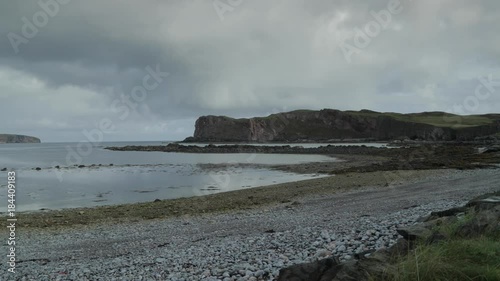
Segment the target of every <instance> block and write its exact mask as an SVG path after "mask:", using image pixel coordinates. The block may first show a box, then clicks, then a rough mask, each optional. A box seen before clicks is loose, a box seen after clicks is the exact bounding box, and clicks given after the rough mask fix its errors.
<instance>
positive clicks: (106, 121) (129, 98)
mask: <svg viewBox="0 0 500 281" xmlns="http://www.w3.org/2000/svg"><path fill="white" fill-rule="evenodd" d="M145 70H146V72H147V74H146V75H145V76H144V77H143V79H142V84H141V85H137V86H135V87H134V88H132V90H131V92H130V94H129V95H124V94H122V95H121V96H120V98H116V99H115V100H113V102H112V103H111V111H112V112H113V113H115V114H117V115H118V116H117V117H116V118H117V119H118V120H120V121H124V120H125V119H127V118H128V117H129V116H130V114H131V112H137V107H138V106H139V104H140V103H142V102H144V101H145V100H146V98H147V97H148V94H149V92H151V91H153V90H155V89H156V88H158V87H159V86H160V84H161V83H162V82H163V81H164V80H165V78H166V77H168V76H169V75H170V74H169V73H168V72H162V71H161V70H160V65H156V69H153V68H152V67H151V66H147V67H146V68H145ZM115 121H116V120H115ZM115 129H116V126H115V125H114V122H113V120H112V119H111V118H103V119H101V120H100V121H99V122H98V123H97V124H96V127H95V128H93V129H91V130H87V129H84V130H82V134H83V136H84V138H85V139H84V140H82V141H80V142H78V144H77V145H76V150H75V149H73V147H71V146H69V145H67V146H66V150H67V152H68V153H67V154H66V159H65V160H66V165H67V166H75V165H77V166H78V165H81V164H82V163H83V159H84V157H87V156H89V155H90V154H91V153H92V152H93V149H94V148H95V147H97V146H98V145H99V144H100V143H101V142H102V141H103V140H104V135H105V134H109V133H112V132H113V131H114V130H115ZM52 165H53V166H59V167H60V166H61V164H60V163H59V162H52ZM54 172H55V173H56V176H57V178H58V179H59V181H61V182H62V180H63V177H62V175H63V170H61V169H54Z"/></svg>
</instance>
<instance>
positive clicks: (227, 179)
mask: <svg viewBox="0 0 500 281" xmlns="http://www.w3.org/2000/svg"><path fill="white" fill-rule="evenodd" d="M286 110H287V107H286V106H283V107H282V110H281V111H280V110H278V109H277V108H273V109H272V110H271V112H269V113H267V114H265V116H269V115H272V114H275V116H276V118H273V119H271V121H270V122H271V123H272V124H273V127H275V128H277V129H276V131H275V134H279V132H281V131H283V130H284V129H285V127H286V126H287V125H288V124H289V123H290V120H288V119H287V118H286V117H285V116H284V114H281V113H283V112H285V111H286ZM277 122H281V124H277ZM252 141H255V140H254V139H252V138H251V137H249V138H248V142H252ZM236 153H249V154H250V155H248V157H246V159H245V160H244V161H243V162H238V161H235V160H230V161H227V162H226V163H225V166H226V169H224V170H219V171H212V172H210V174H209V175H210V178H212V180H213V186H214V187H215V188H216V189H214V190H209V189H207V188H206V189H203V190H200V189H198V188H196V187H195V188H194V189H193V190H194V194H195V195H197V196H203V195H209V194H212V193H213V191H215V190H217V191H218V192H222V191H229V190H231V176H232V175H235V174H241V173H243V172H244V171H243V169H244V168H248V167H249V165H251V164H254V163H255V159H256V158H257V157H258V153H257V152H255V151H252V152H248V151H247V150H242V149H238V151H237V152H236ZM230 168H234V169H230ZM256 182H257V178H256V177H254V178H252V180H251V181H250V182H247V183H246V185H247V186H255V184H256Z"/></svg>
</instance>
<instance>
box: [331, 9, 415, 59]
mask: <svg viewBox="0 0 500 281" xmlns="http://www.w3.org/2000/svg"><path fill="white" fill-rule="evenodd" d="M409 1H412V0H409ZM402 11H403V5H402V4H401V1H400V0H390V1H389V3H388V4H387V7H386V8H385V9H383V10H380V11H378V12H375V11H370V15H371V16H372V17H373V20H372V21H369V22H368V23H366V24H365V25H364V26H363V27H362V28H359V27H356V28H354V35H353V36H352V37H351V38H337V41H338V42H339V47H340V49H341V51H342V54H343V55H344V58H345V59H346V61H347V62H348V63H351V62H352V56H353V55H354V54H359V53H361V50H362V49H364V48H366V47H368V46H369V45H370V43H371V42H372V40H373V39H374V38H375V37H377V36H378V35H379V34H380V33H381V32H382V31H383V30H386V29H387V28H388V27H389V25H390V24H391V22H392V17H393V15H398V14H400V13H401V12H402ZM348 40H349V41H350V42H352V43H348V42H347V41H348Z"/></svg>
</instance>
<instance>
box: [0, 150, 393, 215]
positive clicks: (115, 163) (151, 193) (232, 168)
mask: <svg viewBox="0 0 500 281" xmlns="http://www.w3.org/2000/svg"><path fill="white" fill-rule="evenodd" d="M168 143H169V142H103V143H99V145H96V146H82V145H81V144H78V143H36V144H0V169H4V168H6V169H7V170H6V171H1V172H0V213H5V212H6V211H7V205H8V201H7V200H8V196H7V195H8V193H7V181H8V180H7V173H8V172H9V171H14V172H15V173H16V182H15V186H16V188H15V190H16V194H15V195H16V197H15V199H16V201H15V203H16V211H18V212H25V211H40V210H50V209H65V208H77V207H94V206H102V205H115V204H124V203H137V202H148V201H154V200H156V199H160V200H163V199H174V198H181V197H190V196H201V195H208V194H213V193H218V192H225V191H231V190H239V189H245V188H252V187H257V186H266V185H272V184H277V183H285V182H292V181H298V180H304V179H310V178H315V177H321V176H322V175H318V174H296V173H291V172H285V171H278V170H275V169H270V168H269V167H268V166H269V165H279V164H299V163H310V162H335V161H340V160H338V159H336V158H333V157H329V156H324V155H293V154H250V153H239V154H197V153H167V152H139V151H111V150H107V149H105V147H108V146H126V145H167V144H168ZM194 145H198V146H204V145H206V144H194ZM268 145H269V144H268ZM273 145H284V144H273ZM293 145H294V146H295V145H300V146H303V147H318V146H322V145H328V144H310V143H307V144H293ZM336 145H337V144H336ZM338 145H367V146H378V147H380V146H384V145H385V144H380V143H356V144H338ZM207 164H212V165H207ZM252 164H261V165H258V166H253V165H252ZM56 166H59V168H56ZM37 168H38V169H37Z"/></svg>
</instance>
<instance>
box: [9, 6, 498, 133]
mask: <svg viewBox="0 0 500 281" xmlns="http://www.w3.org/2000/svg"><path fill="white" fill-rule="evenodd" d="M66 2H67V3H66ZM43 7H48V8H46V9H44V8H43ZM389 7H393V8H394V7H396V8H394V9H391V8H389ZM393 10H394V11H396V10H397V11H398V12H394V13H393V12H391V11H393ZM46 11H47V12H46ZM43 13H45V14H48V16H47V20H46V22H43V20H44V18H43ZM34 16H35V18H34ZM37 16H38V17H37ZM377 17H378V18H379V20H378V21H377ZM380 19H382V21H380ZM26 21H28V22H29V24H26ZM37 21H38V23H42V24H36V23H37ZM31 24H32V25H33V26H34V27H35V28H36V29H37V31H36V32H34V33H35V34H29V35H30V36H28V37H31V38H27V36H25V34H23V28H24V31H26V30H28V31H31V33H33V30H29V29H30V28H29V27H27V25H31ZM498 26H500V4H499V3H498V2H497V1H495V0H491V1H465V0H460V1H451V0H443V1H432V0H422V1H409V0H401V1H396V0H390V1H386V0H377V1H331V0H328V1H327V0H315V1H304V0H289V1H285V0H277V1H263V0H256V1H249V0H241V1H227V0H214V1H198V0H163V1H161V0H146V1H133V0H122V1H98V0H87V1H77V0H71V1H70V0H64V1H63V0H57V1H56V0H38V1H3V3H2V4H0V36H1V37H0V120H3V121H1V123H0V124H1V126H0V128H1V131H2V132H3V131H5V132H13V133H25V134H31V135H37V136H40V137H42V138H43V139H44V140H46V141H60V140H68V141H79V140H81V139H82V138H83V135H82V131H83V130H86V129H87V130H89V129H92V128H94V127H95V126H96V124H97V123H98V122H99V121H100V120H102V119H104V118H109V119H111V120H112V121H113V124H114V125H116V126H115V127H116V128H115V130H114V132H112V133H109V134H107V135H106V137H105V140H121V139H123V140H147V139H152V140H164V139H181V138H183V137H185V136H187V135H190V134H191V133H192V130H193V123H194V120H195V119H196V118H197V117H198V116H199V115H203V114H221V115H231V116H235V117H248V116H254V115H266V114H270V113H274V112H278V111H283V110H292V109H298V108H312V109H321V108H325V107H329V108H339V109H362V108H369V109H372V110H379V111H403V112H415V111H430V110H443V111H449V112H456V113H459V112H457V111H459V110H458V109H457V108H462V111H463V112H461V113H465V114H475V113H485V112H499V111H500V98H499V93H500V85H499V83H496V82H494V83H493V84H494V85H495V86H494V88H493V89H494V90H495V89H496V91H492V92H490V95H488V96H486V95H483V96H481V98H477V97H476V100H477V102H478V103H477V104H476V105H473V106H472V105H470V104H469V105H468V106H464V103H466V102H467V101H470V99H471V97H475V90H476V88H477V87H478V85H480V84H481V82H480V80H479V79H478V77H487V76H488V75H490V76H491V77H492V79H493V80H494V81H500V68H499V63H500V37H499V36H498ZM377 27H378V29H377ZM367 28H368V29H367ZM360 32H361V33H360ZM367 34H368V35H367ZM32 35H33V36H32ZM13 38H16V39H17V41H16V40H15V41H14V42H15V44H14V45H15V46H14V47H13V45H12V40H13ZM19 38H24V39H19ZM362 39H365V40H364V41H363V40H362ZM19 40H23V42H22V43H19V42H20V41H19ZM357 43H363V44H357ZM16 48H17V50H18V52H17V53H16ZM346 50H347V52H346ZM349 50H350V51H351V53H349ZM148 66H149V67H151V68H153V69H156V67H159V69H160V70H161V71H162V72H168V73H169V76H168V77H166V78H165V79H164V80H163V81H162V82H161V83H159V85H158V86H157V87H154V88H152V89H151V90H148V93H147V97H146V98H145V99H144V100H143V101H140V102H137V106H136V108H135V109H134V111H133V112H131V113H130V114H128V115H127V117H126V118H120V112H116V110H115V111H114V110H113V106H112V105H113V103H114V102H115V103H116V101H117V100H118V101H119V102H120V103H121V104H123V103H124V101H123V96H130V95H131V93H132V91H133V89H134V87H136V86H141V85H143V79H144V77H145V76H146V75H148V71H146V67H148ZM495 83H496V84H495ZM115 109H116V108H115ZM14 116H15V118H14Z"/></svg>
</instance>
